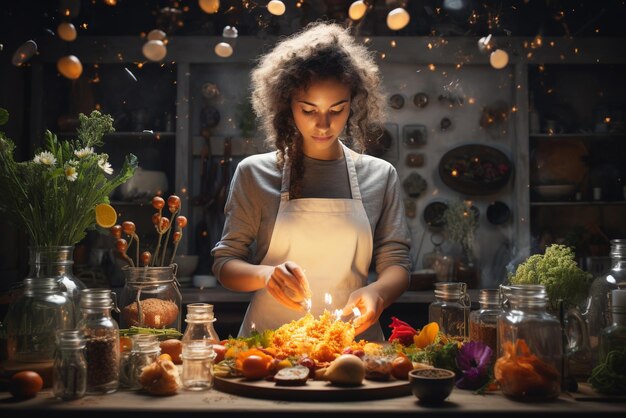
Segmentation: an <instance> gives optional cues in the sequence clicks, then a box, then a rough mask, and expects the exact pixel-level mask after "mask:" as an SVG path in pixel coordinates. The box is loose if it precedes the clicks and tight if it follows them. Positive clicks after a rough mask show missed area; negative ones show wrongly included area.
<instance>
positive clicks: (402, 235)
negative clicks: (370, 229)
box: [374, 165, 411, 273]
mask: <svg viewBox="0 0 626 418" xmlns="http://www.w3.org/2000/svg"><path fill="white" fill-rule="evenodd" d="M388 167H389V172H388V176H387V187H386V188H385V196H384V199H383V207H382V211H381V214H380V218H379V219H378V222H377V224H376V228H375V230H374V260H375V262H376V272H377V273H380V272H382V271H383V270H385V269H386V268H387V267H389V266H392V265H397V266H401V267H404V268H405V269H407V271H409V272H410V271H411V259H410V255H409V250H410V247H411V236H410V233H409V228H408V226H407V223H406V218H405V214H404V205H403V204H402V191H401V189H400V181H399V178H398V173H397V172H396V169H395V168H394V167H393V166H391V165H389V166H388Z"/></svg>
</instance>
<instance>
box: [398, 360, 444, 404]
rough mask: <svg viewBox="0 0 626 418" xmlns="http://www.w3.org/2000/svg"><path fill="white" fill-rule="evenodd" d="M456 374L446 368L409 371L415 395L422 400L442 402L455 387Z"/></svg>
mask: <svg viewBox="0 0 626 418" xmlns="http://www.w3.org/2000/svg"><path fill="white" fill-rule="evenodd" d="M454 379H455V374H454V372H451V371H450V370H446V369H438V368H433V369H418V370H411V371H410V372H409V383H410V384H411V391H412V392H413V395H415V397H416V398H417V399H419V400H420V402H424V403H430V404H435V403H441V402H443V401H444V400H445V399H446V398H447V397H448V396H450V393H452V389H453V388H454Z"/></svg>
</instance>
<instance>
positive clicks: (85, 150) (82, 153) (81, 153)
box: [74, 147, 93, 158]
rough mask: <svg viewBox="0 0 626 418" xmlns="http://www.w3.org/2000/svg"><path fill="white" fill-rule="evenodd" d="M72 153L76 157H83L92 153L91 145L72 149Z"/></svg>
mask: <svg viewBox="0 0 626 418" xmlns="http://www.w3.org/2000/svg"><path fill="white" fill-rule="evenodd" d="M74 154H75V155H76V156H77V157H78V158H85V157H86V156H88V155H91V154H93V147H85V148H83V149H79V150H76V151H74Z"/></svg>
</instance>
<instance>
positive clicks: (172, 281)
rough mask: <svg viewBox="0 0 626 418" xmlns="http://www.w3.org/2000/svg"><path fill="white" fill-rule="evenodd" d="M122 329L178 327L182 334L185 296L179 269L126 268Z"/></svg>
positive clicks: (122, 303) (171, 267)
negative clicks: (182, 308) (179, 278)
mask: <svg viewBox="0 0 626 418" xmlns="http://www.w3.org/2000/svg"><path fill="white" fill-rule="evenodd" d="M122 272H123V273H124V277H125V279H126V283H125V285H124V289H123V290H122V294H121V296H120V306H121V307H122V308H121V311H122V312H121V315H120V326H121V327H122V328H130V327H131V326H139V327H145V328H175V329H177V330H178V331H180V326H181V301H182V296H181V294H180V291H179V285H178V282H177V280H176V266H175V265H171V266H167V267H128V266H126V267H124V268H122Z"/></svg>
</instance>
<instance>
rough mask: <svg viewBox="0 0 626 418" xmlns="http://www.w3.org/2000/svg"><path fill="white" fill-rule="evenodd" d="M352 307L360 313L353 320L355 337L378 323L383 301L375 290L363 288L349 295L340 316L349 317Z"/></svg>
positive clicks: (367, 287) (383, 306)
mask: <svg viewBox="0 0 626 418" xmlns="http://www.w3.org/2000/svg"><path fill="white" fill-rule="evenodd" d="M354 307H356V308H358V309H359V311H361V316H360V317H357V318H355V319H354V327H355V330H356V335H359V334H360V333H362V332H364V331H365V330H367V329H368V328H369V327H371V326H372V325H374V324H375V323H376V321H378V318H379V317H380V314H382V313H383V309H385V301H384V299H383V298H382V297H381V296H380V294H379V293H378V291H377V290H376V289H374V288H373V287H372V286H365V287H362V288H360V289H357V290H355V291H354V292H352V293H351V294H350V297H349V298H348V302H347V303H346V306H345V307H344V308H343V312H342V315H343V316H349V315H351V314H352V309H353V308H354Z"/></svg>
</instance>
